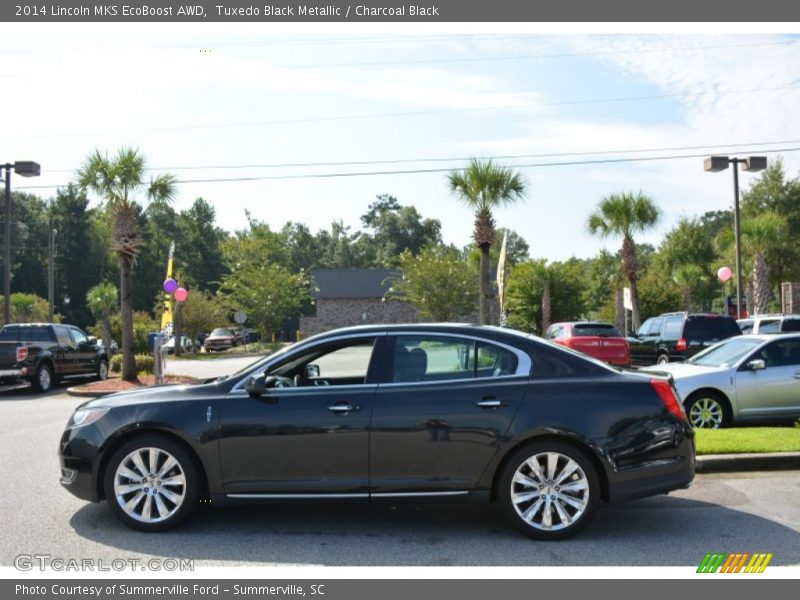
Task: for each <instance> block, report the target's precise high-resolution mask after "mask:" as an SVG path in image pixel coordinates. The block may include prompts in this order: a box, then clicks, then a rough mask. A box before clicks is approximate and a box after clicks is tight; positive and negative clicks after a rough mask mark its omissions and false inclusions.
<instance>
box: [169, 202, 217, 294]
mask: <svg viewBox="0 0 800 600" xmlns="http://www.w3.org/2000/svg"><path fill="white" fill-rule="evenodd" d="M215 221H216V211H215V210H214V207H213V206H212V205H211V204H210V203H209V202H208V201H206V200H204V199H203V198H197V199H196V200H195V201H194V203H193V204H192V206H191V207H189V208H188V209H186V210H184V211H181V213H180V214H179V215H178V233H177V238H176V246H177V249H176V251H175V252H176V258H177V261H176V262H177V264H178V265H179V266H180V268H181V271H182V272H183V274H184V276H185V277H186V279H187V281H188V282H190V283H191V285H192V286H193V287H195V288H196V289H198V290H208V291H209V292H211V293H212V294H213V293H214V292H216V291H217V289H218V288H219V285H220V282H221V281H222V276H223V275H224V274H225V263H224V261H223V258H222V251H221V245H222V242H224V241H225V240H226V239H227V238H228V234H227V232H226V231H225V230H224V229H222V228H221V227H217V226H216V224H215Z"/></svg>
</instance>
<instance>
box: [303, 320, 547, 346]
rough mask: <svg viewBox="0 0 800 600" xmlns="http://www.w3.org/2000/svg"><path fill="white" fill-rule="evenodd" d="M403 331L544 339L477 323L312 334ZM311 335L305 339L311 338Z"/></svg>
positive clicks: (330, 333)
mask: <svg viewBox="0 0 800 600" xmlns="http://www.w3.org/2000/svg"><path fill="white" fill-rule="evenodd" d="M403 331H413V332H424V333H442V334H448V333H449V334H461V335H468V336H476V337H486V338H493V339H496V340H502V339H506V340H517V341H521V342H524V341H539V342H542V343H544V340H541V339H540V338H537V337H536V336H534V335H532V334H529V333H525V332H523V331H518V330H516V329H511V328H508V327H496V326H494V325H477V324H474V323H402V324H386V325H380V324H378V325H354V326H352V327H342V328H339V329H333V330H331V331H326V332H324V333H319V334H317V335H314V336H312V337H313V339H315V340H322V339H325V338H328V337H338V336H341V335H357V334H361V333H363V334H370V333H384V332H388V333H394V332H403ZM312 337H309V338H306V339H312Z"/></svg>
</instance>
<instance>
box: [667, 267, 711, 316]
mask: <svg viewBox="0 0 800 600" xmlns="http://www.w3.org/2000/svg"><path fill="white" fill-rule="evenodd" d="M705 278H706V275H705V273H704V272H703V269H702V267H700V266H698V265H694V264H685V265H679V266H677V267H675V269H673V271H672V281H674V282H675V283H677V284H678V287H680V288H681V294H682V295H683V310H685V311H686V312H691V310H692V291H693V290H694V288H695V287H696V286H697V284H698V283H701V282H702V281H704V280H705Z"/></svg>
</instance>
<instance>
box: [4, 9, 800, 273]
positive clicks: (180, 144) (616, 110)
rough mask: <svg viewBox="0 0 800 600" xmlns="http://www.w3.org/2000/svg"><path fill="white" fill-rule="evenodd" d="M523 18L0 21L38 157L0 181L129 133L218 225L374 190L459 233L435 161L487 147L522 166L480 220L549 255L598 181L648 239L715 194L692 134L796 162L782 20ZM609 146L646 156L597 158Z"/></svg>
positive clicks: (306, 213) (45, 174)
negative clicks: (690, 25)
mask: <svg viewBox="0 0 800 600" xmlns="http://www.w3.org/2000/svg"><path fill="white" fill-rule="evenodd" d="M539 29H540V30H539V31H538V32H534V31H529V30H526V27H525V26H524V25H520V26H516V27H509V26H502V25H484V26H477V27H476V26H463V27H459V26H453V25H450V26H447V25H442V26H428V27H424V28H422V27H413V26H403V27H400V26H394V27H389V26H383V25H372V26H369V27H358V28H356V27H346V26H340V25H329V26H314V27H312V26H306V27H303V26H281V27H277V26H268V25H267V24H258V25H252V24H251V25H247V24H242V25H230V24H226V25H220V24H213V25H212V24H208V25H206V24H203V25H202V26H196V25H189V24H177V25H175V24H155V25H154V24H150V25H147V26H144V25H141V26H135V25H133V26H132V25H123V24H119V25H116V24H102V25H100V24H85V25H74V24H73V25H70V26H66V25H60V26H59V25H29V24H24V25H23V24H14V25H10V24H6V23H4V24H0V55H2V56H3V57H4V58H5V60H4V61H3V64H4V70H3V73H2V75H0V81H2V86H3V90H4V92H3V95H2V101H0V102H1V103H2V107H3V109H4V110H3V114H4V119H3V121H2V126H1V127H0V148H2V154H3V156H0V160H2V161H3V162H6V161H10V162H13V161H15V160H36V161H37V162H39V163H40V164H41V165H42V176H41V177H39V178H37V179H23V178H21V177H16V176H15V177H14V178H13V181H12V187H13V189H23V188H27V190H28V191H30V192H32V193H37V194H39V195H41V196H42V197H45V198H46V197H51V196H52V195H54V193H55V186H57V185H64V184H66V183H68V182H69V181H70V180H71V178H72V177H73V176H74V172H75V170H76V169H77V168H78V167H79V166H80V164H81V163H82V161H83V160H84V159H85V158H86V156H87V155H88V154H89V153H90V152H92V151H93V150H94V149H95V148H98V149H100V150H101V151H104V152H109V153H112V154H113V153H114V152H115V151H116V150H117V149H118V148H120V147H122V146H133V147H137V148H139V149H140V150H141V151H142V152H143V153H144V155H145V156H146V157H147V162H148V165H149V166H150V167H152V168H153V171H152V172H151V173H152V174H156V173H158V172H161V171H162V170H163V171H166V172H171V173H173V174H175V175H176V177H177V178H178V179H179V180H180V181H181V182H182V183H180V185H179V188H178V194H177V197H176V199H175V208H176V209H183V208H186V207H188V206H189V205H190V204H191V203H192V202H193V201H194V199H195V198H197V197H200V196H202V197H203V198H205V199H206V200H208V201H210V202H211V203H212V204H213V206H214V207H215V208H216V211H217V222H218V224H219V225H220V226H222V227H224V228H225V229H228V230H231V231H233V230H237V229H242V228H244V227H245V226H246V218H245V211H249V212H250V213H251V214H252V216H253V217H255V218H257V219H260V220H263V221H266V222H267V223H269V224H270V225H271V226H273V227H275V228H280V227H281V226H282V225H283V224H284V223H285V222H287V221H302V222H305V223H306V224H307V225H308V226H309V227H310V228H311V229H312V230H313V231H316V230H318V229H327V228H329V227H330V223H331V222H332V221H333V220H339V219H340V220H343V221H344V222H345V224H346V225H349V226H351V227H352V228H353V229H354V230H355V229H358V228H360V225H361V224H360V220H359V217H360V215H362V214H364V213H365V212H366V209H367V207H368V205H369V204H370V203H371V202H372V201H374V199H375V197H376V196H377V195H379V194H391V195H393V196H395V197H397V198H398V200H399V201H400V203H401V204H413V205H415V206H416V207H417V208H418V209H419V210H420V212H421V213H422V215H423V216H424V217H430V218H436V219H439V220H440V221H441V222H442V235H443V238H444V240H445V242H448V243H454V244H457V245H459V246H463V245H466V244H468V243H469V241H470V235H471V230H472V221H473V217H472V214H471V213H470V211H469V209H468V208H466V207H465V206H464V205H462V204H460V203H459V201H458V200H457V199H456V198H455V197H454V196H453V195H452V194H451V193H450V191H449V190H448V187H447V182H446V174H447V170H448V169H452V168H458V167H461V166H463V165H464V164H465V163H466V161H467V159H468V158H469V157H473V156H477V157H495V158H496V161H497V162H498V163H500V164H504V165H508V166H511V167H513V168H515V169H517V170H519V171H520V172H521V173H522V174H523V175H524V177H525V179H526V181H527V183H528V191H527V195H526V198H525V200H524V201H523V202H521V203H519V204H517V205H515V206H511V207H506V208H502V209H500V210H498V211H497V212H496V221H497V224H498V226H499V227H509V228H511V229H513V230H515V231H516V232H517V233H519V234H520V235H522V236H523V237H524V238H525V239H526V240H527V242H528V243H529V245H530V247H531V254H532V255H533V256H535V257H545V258H548V259H550V260H564V259H567V258H569V257H571V256H578V257H589V256H593V255H595V254H596V253H597V252H598V251H599V250H600V248H608V249H611V250H616V249H617V247H618V246H619V241H618V240H598V239H596V238H593V237H592V236H590V235H589V234H588V233H587V231H586V219H587V217H588V215H589V213H590V212H591V211H592V210H593V208H594V207H595V206H596V204H597V202H598V201H599V200H600V199H601V198H603V197H605V196H607V195H609V194H613V193H617V192H626V191H642V192H644V193H645V194H647V195H649V196H650V197H651V198H652V199H653V200H654V201H655V202H656V203H657V205H658V206H659V207H660V208H661V209H662V211H663V218H662V220H661V224H660V226H659V227H658V228H657V229H656V230H654V231H653V232H651V233H649V234H647V235H645V236H643V237H642V241H647V242H650V243H653V244H655V245H657V244H658V243H659V241H660V240H661V238H662V236H663V234H664V233H665V232H666V231H667V230H668V229H669V228H671V227H672V226H673V225H674V224H675V223H676V222H677V220H678V219H679V218H681V217H682V216H687V217H691V216H694V215H698V214H701V213H703V212H705V211H707V210H721V209H726V208H728V207H729V206H730V205H731V203H732V199H733V191H732V176H731V173H730V171H727V172H724V173H705V172H704V171H703V161H702V157H703V156H705V155H709V154H733V153H737V155H747V154H766V155H767V156H768V157H769V158H770V160H774V158H775V157H777V156H782V157H783V160H784V163H785V166H786V168H787V171H788V173H789V174H790V175H791V176H795V175H797V174H798V171H799V170H800V151H798V150H800V37H798V36H797V35H784V34H778V33H741V32H739V33H668V32H662V33H649V34H642V33H624V34H618V33H615V34H611V33H593V34H587V33H577V32H575V31H569V30H567V31H562V30H558V29H557V28H555V29H553V32H544V33H543V31H544V30H543V29H541V27H540V28H539ZM773 150H781V152H780V153H774V152H771V151H773ZM683 155H692V156H691V157H685V158H674V159H669V160H665V159H663V158H664V157H669V156H683ZM630 158H647V159H651V158H659V160H645V161H640V162H602V161H609V160H619V159H630ZM554 163H556V164H554ZM557 163H561V164H557ZM563 163H571V164H563ZM575 163H580V164H575ZM287 165H288V166H287ZM397 171H403V173H397ZM408 171H412V172H408ZM414 171H416V172H414ZM420 171H422V172H420ZM431 171H433V172H431ZM331 175H338V176H331ZM751 178H752V175H750V174H743V176H742V178H741V181H742V184H743V185H744V186H745V187H746V186H747V184H748V182H749V181H751ZM236 179H239V180H238V181H236ZM242 179H245V180H242ZM220 180H221V181H220ZM226 180H227V181H226ZM32 186H37V187H32ZM39 186H42V187H39ZM98 201H99V200H97V199H94V202H98ZM179 244H180V242H179V241H178V246H179Z"/></svg>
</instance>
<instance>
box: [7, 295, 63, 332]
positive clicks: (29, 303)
mask: <svg viewBox="0 0 800 600" xmlns="http://www.w3.org/2000/svg"><path fill="white" fill-rule="evenodd" d="M49 310H50V305H49V304H48V303H47V300H45V299H44V298H40V297H39V296H37V295H36V294H25V293H22V292H17V293H14V294H11V310H10V311H9V312H10V313H11V314H10V317H11V322H12V323H42V322H46V321H47V317H48V316H49ZM4 314H5V298H3V297H0V323H2V320H3V315H4ZM54 318H55V320H56V321H59V320H60V319H59V318H58V317H54ZM2 324H3V325H5V323H2Z"/></svg>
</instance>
